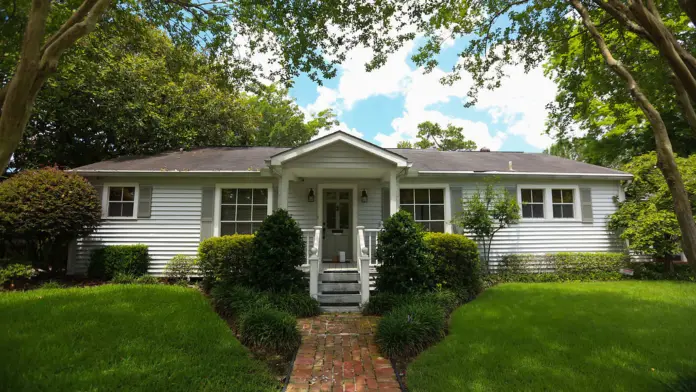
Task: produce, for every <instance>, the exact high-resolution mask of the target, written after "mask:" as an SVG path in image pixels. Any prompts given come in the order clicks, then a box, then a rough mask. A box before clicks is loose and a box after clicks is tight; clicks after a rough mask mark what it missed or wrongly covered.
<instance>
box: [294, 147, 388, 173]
mask: <svg viewBox="0 0 696 392" xmlns="http://www.w3.org/2000/svg"><path fill="white" fill-rule="evenodd" d="M392 166H394V164H393V163H391V162H389V161H386V160H384V159H382V158H380V157H377V156H375V155H373V154H371V153H369V152H367V151H363V150H361V149H359V148H356V147H354V146H351V145H349V144H348V143H345V142H336V143H333V144H330V145H328V146H326V147H322V148H320V149H318V150H316V151H312V152H309V153H307V154H305V155H302V156H299V157H297V158H295V159H292V160H289V161H287V162H286V163H285V164H283V167H284V168H286V167H287V168H324V169H377V168H389V167H392Z"/></svg>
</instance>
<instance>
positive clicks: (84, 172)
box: [66, 169, 261, 176]
mask: <svg viewBox="0 0 696 392" xmlns="http://www.w3.org/2000/svg"><path fill="white" fill-rule="evenodd" d="M66 171H68V172H72V173H77V174H80V175H100V176H126V175H132V174H137V175H146V176H157V175H171V176H191V175H230V174H236V175H244V174H245V175H258V174H260V173H261V170H190V171H187V170H79V169H78V170H75V169H72V170H66Z"/></svg>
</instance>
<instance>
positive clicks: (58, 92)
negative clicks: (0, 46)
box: [11, 20, 333, 170]
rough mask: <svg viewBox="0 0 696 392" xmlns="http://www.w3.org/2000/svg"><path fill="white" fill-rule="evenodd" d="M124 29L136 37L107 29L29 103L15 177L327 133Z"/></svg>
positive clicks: (266, 96)
mask: <svg viewBox="0 0 696 392" xmlns="http://www.w3.org/2000/svg"><path fill="white" fill-rule="evenodd" d="M131 24H132V25H134V26H137V27H138V29H139V31H140V33H139V34H130V33H128V32H121V31H119V30H118V29H117V28H116V26H112V25H111V24H107V25H106V26H104V27H103V28H102V29H101V30H99V31H97V32H95V33H94V34H92V35H90V36H89V37H86V38H85V40H84V41H82V45H80V46H79V47H77V48H74V50H72V51H71V52H70V53H68V54H66V55H65V56H64V61H63V66H62V67H61V68H60V69H59V70H58V71H57V73H56V75H55V76H54V78H52V79H51V80H49V81H48V82H47V83H46V86H45V87H44V89H43V91H42V93H41V94H40V95H39V97H38V98H37V101H36V105H35V110H34V113H33V115H32V117H31V119H30V122H29V125H28V127H27V130H26V132H25V133H24V135H23V138H22V143H21V144H20V146H19V147H18V149H17V150H16V151H15V154H14V159H13V161H12V163H11V167H12V168H13V169H19V170H21V169H26V168H35V167H43V166H47V165H54V164H55V165H59V166H61V167H77V166H81V165H85V164H89V163H92V162H96V161H100V160H104V159H109V158H113V157H116V156H120V155H139V154H153V153H158V152H161V151H166V150H172V149H179V148H185V149H188V148H193V147H199V146H209V145H214V146H221V145H269V144H276V145H290V146H292V145H296V144H298V143H304V142H307V141H309V140H310V139H311V137H313V136H314V135H316V134H317V133H318V132H319V131H320V130H322V129H325V128H328V127H330V126H331V125H333V114H332V113H331V112H329V111H326V112H323V113H320V114H319V115H317V116H316V118H315V119H312V120H311V121H309V122H307V121H306V120H305V116H304V114H303V113H302V111H301V110H300V109H299V107H298V106H297V105H296V104H295V102H294V101H292V100H291V99H289V98H288V97H287V89H283V88H280V87H278V86H275V85H271V86H268V87H265V86H259V87H257V88H256V89H255V91H256V94H248V93H244V92H241V91H239V88H238V86H236V85H235V84H234V83H232V82H233V81H230V80H228V79H227V76H226V75H225V74H224V73H223V72H221V71H220V70H219V69H217V68H215V67H212V66H210V65H209V64H208V60H207V58H206V57H205V56H204V55H203V54H201V53H199V52H198V51H196V50H192V49H190V48H188V47H186V46H181V45H179V46H177V45H174V44H173V43H172V42H171V40H170V39H169V38H168V37H166V36H165V35H164V34H163V33H162V32H161V31H159V30H158V29H156V28H154V27H151V26H149V25H148V24H146V23H144V22H143V21H139V20H136V21H132V22H131ZM112 30H113V31H112ZM95 59H99V61H98V62H95ZM152 97H157V99H152Z"/></svg>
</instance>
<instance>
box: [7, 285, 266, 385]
mask: <svg viewBox="0 0 696 392" xmlns="http://www.w3.org/2000/svg"><path fill="white" fill-rule="evenodd" d="M277 384H278V383H277V382H276V381H275V380H274V379H273V377H272V376H271V374H270V372H269V371H268V370H267V367H266V365H265V364H263V363H262V362H259V361H256V360H253V359H251V358H250V356H249V353H248V351H247V350H246V349H245V348H244V347H243V346H242V345H241V344H240V343H239V342H238V341H237V340H236V339H235V337H234V335H233V334H232V333H231V332H230V330H229V328H228V327H227V325H226V324H225V322H224V321H223V320H221V319H220V318H219V317H218V316H217V315H216V314H215V312H213V310H212V309H211V307H210V305H209V304H208V302H207V300H206V299H205V298H204V297H203V296H202V295H201V294H200V293H198V292H197V291H195V290H192V289H187V288H182V287H175V286H163V285H156V286H138V285H106V286H100V287H93V288H73V289H54V290H35V291H29V292H10V293H0V390H3V391H13V392H15V391H16V392H18V391H115V390H123V391H148V392H153V391H240V392H241V391H254V392H259V391H272V390H275V389H276V388H275V387H276V386H277Z"/></svg>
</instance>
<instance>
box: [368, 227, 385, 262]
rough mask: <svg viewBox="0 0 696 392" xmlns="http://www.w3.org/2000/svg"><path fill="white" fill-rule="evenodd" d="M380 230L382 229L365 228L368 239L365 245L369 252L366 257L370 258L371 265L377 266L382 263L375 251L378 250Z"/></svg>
mask: <svg viewBox="0 0 696 392" xmlns="http://www.w3.org/2000/svg"><path fill="white" fill-rule="evenodd" d="M380 230H382V229H365V236H366V237H367V239H366V240H365V242H366V244H365V245H364V246H365V249H366V252H367V255H366V257H367V258H368V259H369V260H370V267H376V266H378V265H379V264H380V263H379V261H378V260H377V258H376V256H375V251H376V250H377V246H379V232H380Z"/></svg>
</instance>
